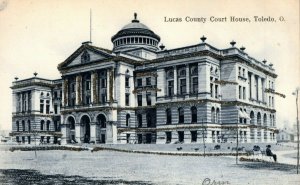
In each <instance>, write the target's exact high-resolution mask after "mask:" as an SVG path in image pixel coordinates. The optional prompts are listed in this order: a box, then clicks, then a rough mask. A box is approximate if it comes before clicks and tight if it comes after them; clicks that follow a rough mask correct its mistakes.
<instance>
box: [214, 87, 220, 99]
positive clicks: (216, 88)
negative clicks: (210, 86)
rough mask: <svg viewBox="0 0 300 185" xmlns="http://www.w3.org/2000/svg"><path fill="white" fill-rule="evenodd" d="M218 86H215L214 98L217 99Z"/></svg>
mask: <svg viewBox="0 0 300 185" xmlns="http://www.w3.org/2000/svg"><path fill="white" fill-rule="evenodd" d="M218 90H219V89H218V85H216V86H215V98H219V92H218Z"/></svg>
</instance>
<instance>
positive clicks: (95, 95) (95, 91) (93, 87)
mask: <svg viewBox="0 0 300 185" xmlns="http://www.w3.org/2000/svg"><path fill="white" fill-rule="evenodd" d="M97 86H98V73H97V72H96V71H93V72H92V74H91V100H92V101H91V102H92V103H93V104H95V103H98V88H97Z"/></svg>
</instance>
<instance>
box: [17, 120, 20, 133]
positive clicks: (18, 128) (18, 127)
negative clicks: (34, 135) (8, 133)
mask: <svg viewBox="0 0 300 185" xmlns="http://www.w3.org/2000/svg"><path fill="white" fill-rule="evenodd" d="M16 125H17V132H19V131H20V124H19V121H17V122H16Z"/></svg>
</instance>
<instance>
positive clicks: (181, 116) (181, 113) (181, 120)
mask: <svg viewBox="0 0 300 185" xmlns="http://www.w3.org/2000/svg"><path fill="white" fill-rule="evenodd" d="M178 123H184V110H183V108H182V107H180V108H179V109H178Z"/></svg>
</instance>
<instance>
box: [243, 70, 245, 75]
mask: <svg viewBox="0 0 300 185" xmlns="http://www.w3.org/2000/svg"><path fill="white" fill-rule="evenodd" d="M243 77H245V69H243Z"/></svg>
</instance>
